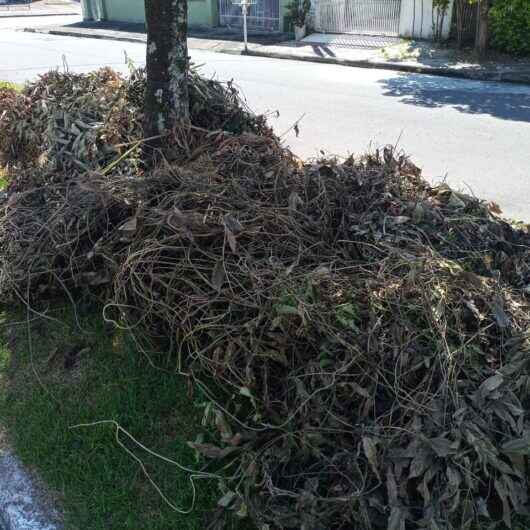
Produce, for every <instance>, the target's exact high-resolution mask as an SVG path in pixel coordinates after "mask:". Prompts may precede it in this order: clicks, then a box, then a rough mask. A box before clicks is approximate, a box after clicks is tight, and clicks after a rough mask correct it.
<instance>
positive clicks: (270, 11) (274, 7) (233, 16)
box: [219, 0, 280, 31]
mask: <svg viewBox="0 0 530 530" xmlns="http://www.w3.org/2000/svg"><path fill="white" fill-rule="evenodd" d="M219 23H220V24H221V26H228V27H236V28H239V27H242V26H243V14H242V11H241V7H240V6H238V5H237V4H233V3H232V2H231V1H230V0H219ZM247 24H248V27H249V29H260V30H267V31H279V29H280V2H279V0H256V3H255V4H254V5H251V6H250V8H249V11H248V15H247Z"/></svg>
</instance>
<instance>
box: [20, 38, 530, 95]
mask: <svg viewBox="0 0 530 530" xmlns="http://www.w3.org/2000/svg"><path fill="white" fill-rule="evenodd" d="M24 31H29V32H33V33H46V34H49V35H58V36H63V37H78V38H90V39H104V40H115V41H122V42H141V43H145V42H146V37H140V36H138V37H135V36H126V35H123V36H122V35H116V34H109V33H92V32H89V31H88V32H86V33H80V32H78V31H69V30H66V29H65V30H59V29H46V28H26V29H25V30H24ZM193 38H196V39H197V40H204V41H207V40H208V39H200V38H198V37H193ZM223 42H226V47H223V46H222V45H216V46H212V47H210V48H208V47H205V48H202V47H197V46H189V47H190V49H204V50H207V51H213V52H216V53H225V54H229V55H248V56H252V57H263V58H269V59H282V60H289V61H302V62H312V63H319V64H334V65H339V66H349V67H354V68H371V69H378V70H393V71H398V72H406V73H415V74H428V75H435V76H440V77H450V78H453V79H469V80H473V81H494V82H499V83H514V84H521V85H530V72H523V73H522V74H520V73H518V72H509V71H504V72H499V71H495V72H493V71H491V70H477V69H471V68H469V69H466V68H461V69H455V68H449V67H443V66H432V65H426V64H423V65H421V64H410V63H409V64H407V63H400V62H392V61H374V60H370V59H344V58H340V57H312V56H307V55H305V56H304V55H292V54H289V53H280V52H277V51H271V50H267V49H265V48H266V46H263V45H262V46H260V47H256V46H252V45H250V47H249V49H248V51H246V52H245V51H244V49H243V47H242V46H241V49H237V48H235V47H234V41H223Z"/></svg>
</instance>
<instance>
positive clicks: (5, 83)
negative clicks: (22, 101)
mask: <svg viewBox="0 0 530 530" xmlns="http://www.w3.org/2000/svg"><path fill="white" fill-rule="evenodd" d="M2 88H12V89H13V90H16V91H17V92H20V90H22V85H19V84H17V83H11V82H10V81H2V80H1V79H0V90H1V89H2Z"/></svg>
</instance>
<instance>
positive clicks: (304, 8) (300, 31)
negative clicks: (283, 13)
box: [287, 0, 311, 40]
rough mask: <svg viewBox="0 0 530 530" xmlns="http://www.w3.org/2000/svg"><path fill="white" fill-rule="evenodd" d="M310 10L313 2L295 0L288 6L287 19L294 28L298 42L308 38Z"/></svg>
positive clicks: (309, 0)
mask: <svg viewBox="0 0 530 530" xmlns="http://www.w3.org/2000/svg"><path fill="white" fill-rule="evenodd" d="M310 9H311V0H293V2H292V3H291V4H289V5H288V6H287V18H288V20H289V21H290V22H291V23H292V25H293V27H294V38H295V39H296V40H302V39H303V38H304V37H305V36H306V31H307V19H308V16H309V10H310Z"/></svg>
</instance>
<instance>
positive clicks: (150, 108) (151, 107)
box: [144, 0, 189, 147]
mask: <svg viewBox="0 0 530 530" xmlns="http://www.w3.org/2000/svg"><path fill="white" fill-rule="evenodd" d="M145 19H146V25H147V56H146V75H147V84H146V92H145V103H144V137H145V138H152V137H156V136H161V137H162V138H158V139H155V140H150V141H149V145H150V146H151V147H160V146H162V145H163V144H164V138H163V137H164V136H166V135H167V133H168V132H170V131H171V130H172V129H173V128H174V127H175V125H177V124H178V123H182V122H187V121H189V98H188V70H189V57H188V45H187V32H188V5H187V0H145Z"/></svg>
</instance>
